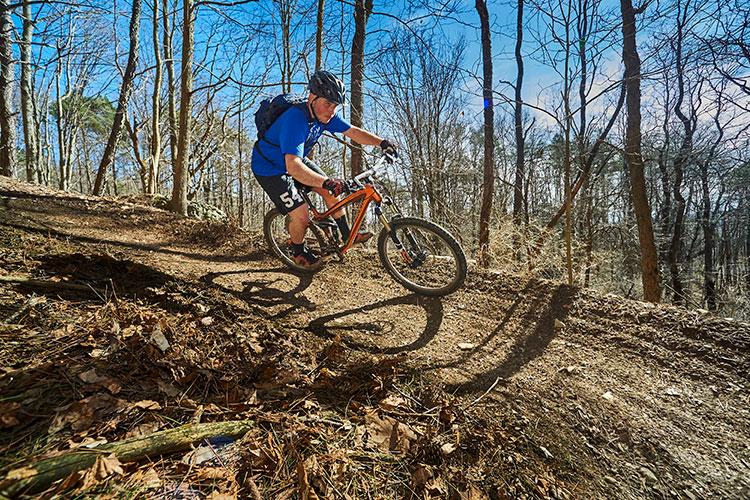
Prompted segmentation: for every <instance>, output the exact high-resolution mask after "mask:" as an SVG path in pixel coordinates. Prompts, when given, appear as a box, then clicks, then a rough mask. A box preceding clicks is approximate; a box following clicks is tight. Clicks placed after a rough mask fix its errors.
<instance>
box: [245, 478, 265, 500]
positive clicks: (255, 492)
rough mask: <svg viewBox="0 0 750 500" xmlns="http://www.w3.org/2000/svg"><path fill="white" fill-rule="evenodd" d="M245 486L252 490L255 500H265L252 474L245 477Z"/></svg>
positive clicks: (251, 493)
mask: <svg viewBox="0 0 750 500" xmlns="http://www.w3.org/2000/svg"><path fill="white" fill-rule="evenodd" d="M245 486H247V488H248V489H249V490H250V495H252V497H253V500H263V495H261V494H260V490H259V489H258V485H257V484H255V481H253V478H252V477H250V476H247V478H246V479H245Z"/></svg>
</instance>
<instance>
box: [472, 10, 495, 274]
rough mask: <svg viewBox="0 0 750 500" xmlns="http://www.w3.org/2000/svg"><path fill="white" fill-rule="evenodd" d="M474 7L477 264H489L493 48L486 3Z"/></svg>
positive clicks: (492, 154) (493, 123) (492, 174)
mask: <svg viewBox="0 0 750 500" xmlns="http://www.w3.org/2000/svg"><path fill="white" fill-rule="evenodd" d="M475 7H476V9H477V13H478V14H479V21H480V23H481V26H482V66H483V81H482V95H483V97H484V169H483V170H484V173H483V180H482V209H481V211H480V214H479V242H478V243H479V248H478V254H477V257H478V261H479V263H480V265H482V266H485V267H486V266H488V265H489V248H488V246H489V242H490V217H491V216H492V199H493V198H494V195H495V110H494V107H493V102H492V45H491V43H492V42H491V33H490V16H489V13H488V12H487V3H486V2H485V0H476V2H475Z"/></svg>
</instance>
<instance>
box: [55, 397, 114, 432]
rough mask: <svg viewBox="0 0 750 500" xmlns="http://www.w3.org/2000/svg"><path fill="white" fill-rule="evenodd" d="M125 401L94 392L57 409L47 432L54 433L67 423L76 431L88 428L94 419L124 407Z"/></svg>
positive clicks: (99, 418)
mask: <svg viewBox="0 0 750 500" xmlns="http://www.w3.org/2000/svg"><path fill="white" fill-rule="evenodd" d="M125 405H126V403H125V402H124V401H123V400H121V399H118V398H115V397H112V396H110V395H109V394H106V393H100V394H94V395H93V396H89V397H87V398H85V399H82V400H80V401H76V402H75V403H72V404H70V405H66V406H63V407H61V408H58V409H57V414H56V415H55V418H54V419H52V423H51V424H50V426H49V429H48V431H47V432H49V434H54V433H56V432H58V431H60V430H61V429H63V428H64V427H66V426H67V425H70V427H71V429H73V430H74V431H76V432H79V431H82V430H85V429H88V428H89V427H91V425H92V424H93V423H94V421H95V420H101V419H102V417H104V416H106V415H110V414H112V413H114V412H116V411H118V410H120V409H123V408H124V407H125Z"/></svg>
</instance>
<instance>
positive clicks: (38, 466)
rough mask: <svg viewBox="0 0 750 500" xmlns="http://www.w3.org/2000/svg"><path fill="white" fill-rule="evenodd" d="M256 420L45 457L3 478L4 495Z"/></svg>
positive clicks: (237, 431) (0, 490) (238, 432)
mask: <svg viewBox="0 0 750 500" xmlns="http://www.w3.org/2000/svg"><path fill="white" fill-rule="evenodd" d="M254 425H255V424H254V423H253V422H251V421H249V420H237V421H230V422H212V423H207V424H187V425H183V426H181V427H177V428H175V429H169V430H166V431H160V432H156V433H154V434H151V435H149V436H139V437H135V438H131V439H125V440H123V441H117V442H114V443H108V444H105V445H102V446H98V447H96V448H92V449H86V450H81V449H77V450H74V451H71V452H68V453H64V454H62V455H57V456H54V457H50V458H43V459H41V460H39V461H38V462H36V463H34V464H30V465H27V466H25V467H21V468H17V469H13V470H11V471H10V472H8V473H7V474H6V476H5V478H4V479H3V480H2V481H0V497H2V496H8V497H13V496H16V495H18V494H21V493H23V494H28V493H36V492H39V491H43V490H45V489H47V488H48V487H49V486H50V485H51V484H52V483H54V482H55V481H58V480H60V479H63V478H65V477H68V476H69V475H70V474H73V473H74V472H77V471H80V470H83V469H87V468H89V467H91V466H92V465H94V463H95V462H96V458H97V456H100V455H102V454H104V455H110V454H114V455H115V456H116V457H117V459H118V460H119V461H120V462H136V461H139V460H142V459H144V458H148V457H153V456H158V455H166V454H169V453H174V452H176V451H180V450H185V449H188V448H189V447H190V445H191V444H192V443H194V442H196V441H200V440H202V439H207V438H211V437H216V436H228V437H232V438H237V437H240V436H242V435H244V434H245V433H246V432H247V431H249V430H250V429H251V428H252V427H253V426H254Z"/></svg>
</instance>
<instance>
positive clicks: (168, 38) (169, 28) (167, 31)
mask: <svg viewBox="0 0 750 500" xmlns="http://www.w3.org/2000/svg"><path fill="white" fill-rule="evenodd" d="M154 1H155V2H156V1H158V0H154ZM161 10H162V19H163V22H162V24H163V25H164V27H163V34H164V36H163V38H162V48H163V50H164V66H165V67H166V69H167V106H168V108H167V112H168V115H167V117H168V119H169V150H170V152H171V155H170V159H171V161H172V164H173V165H174V162H175V160H176V159H177V104H176V100H177V89H176V88H175V77H174V56H173V55H172V53H173V50H172V36H173V33H174V30H173V26H174V22H173V23H172V25H170V24H169V13H170V11H171V10H170V2H169V0H162V4H161ZM173 20H174V17H173Z"/></svg>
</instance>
